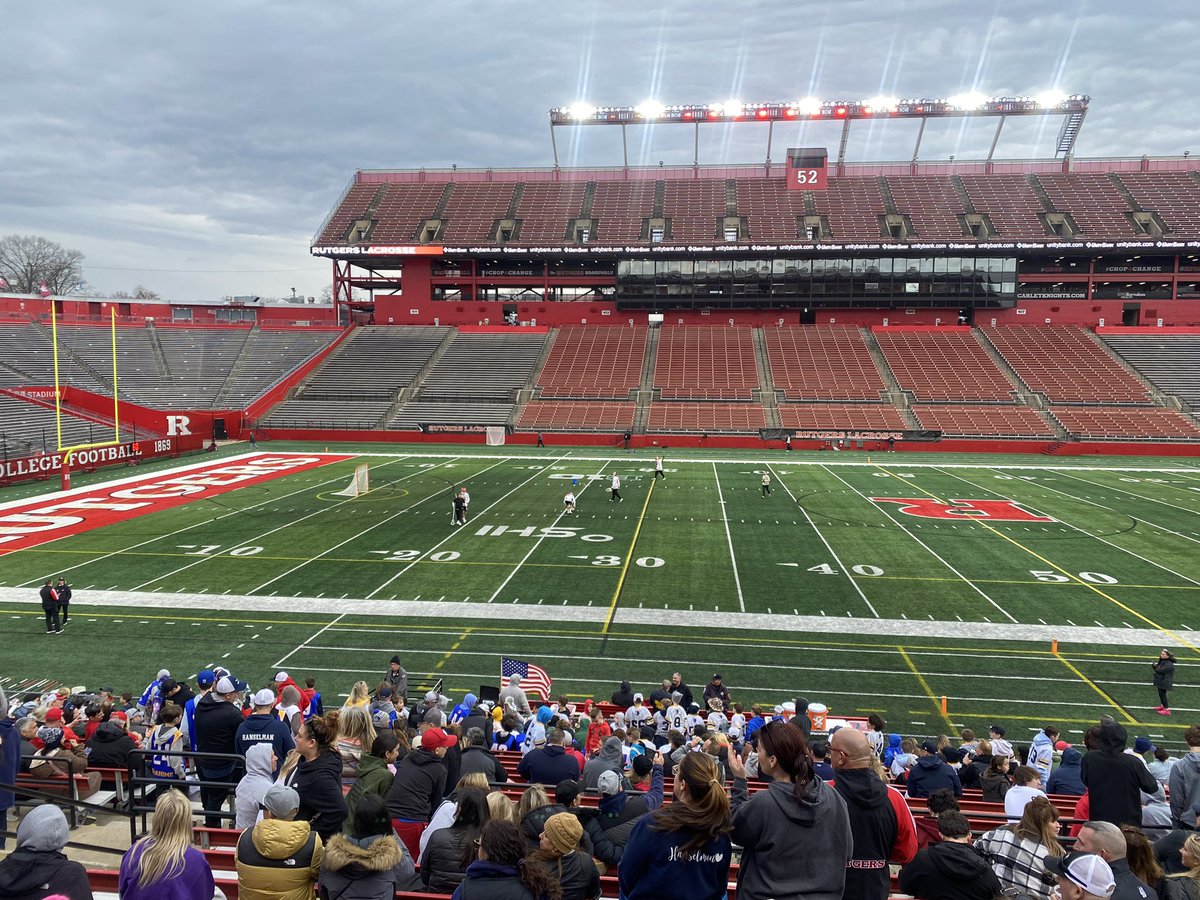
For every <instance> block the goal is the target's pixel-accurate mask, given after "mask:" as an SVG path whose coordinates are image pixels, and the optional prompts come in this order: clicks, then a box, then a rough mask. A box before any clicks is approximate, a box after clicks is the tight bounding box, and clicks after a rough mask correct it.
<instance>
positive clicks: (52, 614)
mask: <svg viewBox="0 0 1200 900" xmlns="http://www.w3.org/2000/svg"><path fill="white" fill-rule="evenodd" d="M38 593H39V595H40V596H41V598H42V612H44V613H45V614H46V634H62V623H61V622H59V621H58V594H56V593H55V592H54V583H53V582H52V581H51V580H50V579H49V578H47V579H46V583H45V584H43V585H42V589H41V591H39V592H38Z"/></svg>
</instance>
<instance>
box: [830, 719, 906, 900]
mask: <svg viewBox="0 0 1200 900" xmlns="http://www.w3.org/2000/svg"><path fill="white" fill-rule="evenodd" d="M871 756H872V750H871V745H870V743H869V742H868V741H867V736H866V735H865V734H863V733H862V732H860V731H855V730H854V729H853V728H839V729H838V730H837V731H836V732H834V734H833V737H831V738H830V739H829V757H830V759H829V761H830V764H831V765H832V766H833V770H834V773H835V777H834V782H833V786H834V789H835V790H837V792H838V793H839V794H841V795H842V799H844V800H845V801H846V809H847V811H848V812H849V813H850V833H851V834H852V835H853V836H854V855H853V856H852V857H851V859H850V863H849V864H848V866H847V871H846V889H845V892H844V893H843V895H842V896H843V898H844V900H885V898H886V897H887V896H888V894H889V893H890V890H891V873H890V871H889V869H888V863H889V862H893V863H900V864H904V863H907V862H910V861H911V860H912V858H913V857H914V856H916V853H917V833H916V826H915V825H914V824H913V817H912V813H911V812H909V810H908V804H907V803H906V802H905V800H904V796H903V795H902V794H901V793H900V792H899V791H897V790H896V789H895V788H893V787H889V786H888V785H887V784H885V783H884V782H883V781H882V780H880V778H879V776H878V775H876V774H875V770H874V769H873V768H872V767H871Z"/></svg>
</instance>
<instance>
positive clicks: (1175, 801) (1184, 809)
mask: <svg viewBox="0 0 1200 900" xmlns="http://www.w3.org/2000/svg"><path fill="white" fill-rule="evenodd" d="M1183 739H1184V740H1185V741H1187V745H1188V752H1187V753H1186V754H1185V755H1184V757H1183V758H1182V759H1180V760H1179V761H1178V762H1177V763H1175V765H1174V766H1172V767H1171V775H1170V777H1169V778H1168V779H1167V786H1168V788H1169V790H1170V794H1171V822H1172V824H1173V825H1174V826H1175V827H1176V828H1179V827H1181V818H1182V817H1183V815H1184V813H1187V816H1188V818H1186V819H1183V821H1182V826H1183V827H1186V828H1191V827H1192V825H1193V821H1192V819H1191V816H1192V814H1193V813H1192V810H1193V808H1194V807H1196V806H1197V805H1200V725H1189V726H1188V729H1187V731H1185V732H1184V733H1183Z"/></svg>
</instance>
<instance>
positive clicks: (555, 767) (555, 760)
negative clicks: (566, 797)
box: [517, 744, 580, 787]
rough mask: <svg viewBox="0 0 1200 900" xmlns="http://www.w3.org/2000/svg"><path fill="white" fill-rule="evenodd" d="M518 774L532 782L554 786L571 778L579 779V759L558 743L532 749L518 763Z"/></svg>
mask: <svg viewBox="0 0 1200 900" xmlns="http://www.w3.org/2000/svg"><path fill="white" fill-rule="evenodd" d="M517 774H518V775H520V776H521V777H522V778H525V779H528V781H529V782H530V783H531V784H547V785H550V786H551V787H553V786H554V785H556V784H558V783H559V782H560V781H564V780H566V779H568V778H570V779H571V780H573V781H578V780H579V774H580V772H579V760H577V759H576V758H575V757H574V756H570V755H569V754H568V753H567V751H566V749H565V748H564V747H562V746H560V745H557V744H551V745H549V746H548V747H542V748H540V749H537V750H530V751H529V752H528V753H526V754H525V755H524V756H522V757H521V761H520V762H519V763H518V764H517Z"/></svg>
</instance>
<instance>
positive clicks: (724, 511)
mask: <svg viewBox="0 0 1200 900" xmlns="http://www.w3.org/2000/svg"><path fill="white" fill-rule="evenodd" d="M712 470H713V478H715V479H716V482H717V502H718V503H720V504H721V520H722V521H723V522H724V523H725V540H726V542H728V544H729V561H730V562H731V563H733V583H734V585H735V586H736V587H737V596H738V607H739V608H740V609H741V611H742V612H745V611H746V598H745V597H743V596H742V579H741V576H740V575H738V564H737V554H735V553H734V552H733V535H732V534H730V533H729V512H728V509H729V508H728V506H727V505H726V504H725V495H724V494H722V493H721V476H720V475H718V474H717V464H716V463H715V462H714V463H713V464H712Z"/></svg>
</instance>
